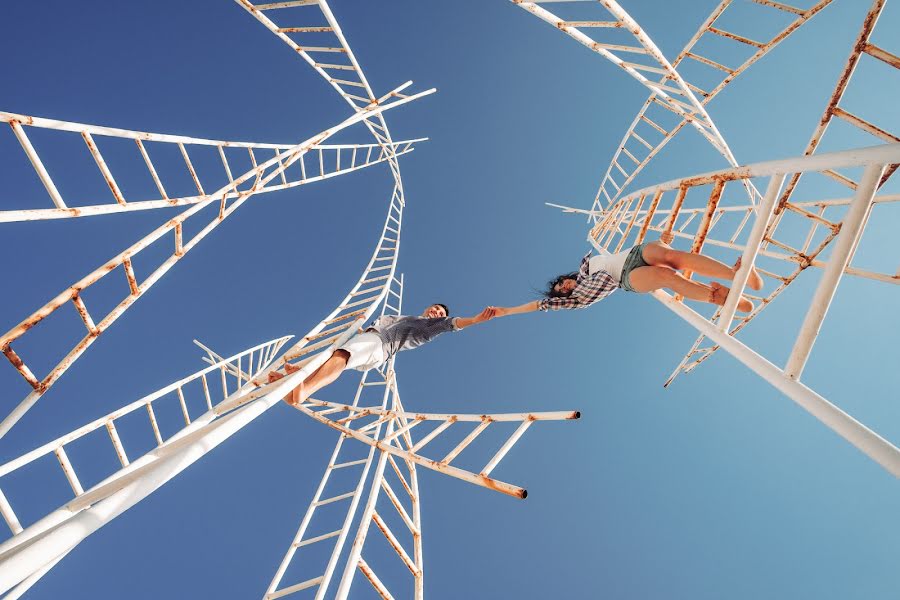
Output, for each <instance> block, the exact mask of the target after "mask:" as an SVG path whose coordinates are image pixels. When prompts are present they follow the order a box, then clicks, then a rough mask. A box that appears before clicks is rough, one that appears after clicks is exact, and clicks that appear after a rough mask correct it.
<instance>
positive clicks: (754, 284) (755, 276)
mask: <svg viewBox="0 0 900 600" xmlns="http://www.w3.org/2000/svg"><path fill="white" fill-rule="evenodd" d="M740 268H741V257H740V256H738V259H737V262H736V263H734V272H735V273H737V272H738V269H740ZM747 285H749V286H750V289H751V290H761V289H762V286H763V280H762V277H760V276H759V273H757V272H756V267H753V268H752V269H750V277H748V278H747Z"/></svg>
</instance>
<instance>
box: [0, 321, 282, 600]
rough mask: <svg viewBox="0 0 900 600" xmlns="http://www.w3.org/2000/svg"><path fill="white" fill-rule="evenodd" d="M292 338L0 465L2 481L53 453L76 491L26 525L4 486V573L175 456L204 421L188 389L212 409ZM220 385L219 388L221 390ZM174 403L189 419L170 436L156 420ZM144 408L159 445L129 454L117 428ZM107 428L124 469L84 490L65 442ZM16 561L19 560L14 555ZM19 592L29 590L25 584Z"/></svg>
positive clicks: (0, 551)
mask: <svg viewBox="0 0 900 600" xmlns="http://www.w3.org/2000/svg"><path fill="white" fill-rule="evenodd" d="M290 338H291V336H287V337H282V338H278V339H275V340H272V341H270V342H266V343H263V344H259V345H257V346H254V347H252V348H249V349H248V350H245V351H243V352H241V353H239V354H235V355H234V356H231V357H229V358H223V359H221V360H219V361H216V362H215V363H213V364H212V365H210V366H209V367H207V368H205V369H203V370H201V371H198V372H196V373H194V374H193V375H190V376H188V377H185V378H183V379H179V380H178V381H176V382H174V383H172V384H170V385H168V386H166V387H164V388H161V389H159V390H157V391H156V392H153V393H152V394H149V395H147V396H145V397H143V398H141V399H139V400H136V401H134V402H132V403H130V404H127V405H126V406H123V407H122V408H120V409H118V410H115V411H113V412H111V413H109V414H107V415H104V416H103V417H100V418H99V419H95V420H94V421H91V422H90V423H88V424H87V425H84V426H82V427H79V428H78V429H76V430H74V431H72V432H70V433H68V434H66V435H63V436H61V437H59V438H57V439H55V440H53V441H51V442H48V443H46V444H43V445H41V446H39V447H38V448H35V449H34V450H32V451H30V452H27V453H25V454H23V455H22V456H20V457H18V458H16V459H14V460H11V461H9V462H7V463H6V464H3V465H0V481H3V478H4V477H7V476H9V475H11V474H13V473H15V472H17V471H19V470H20V469H23V468H25V467H27V466H29V465H31V464H32V463H35V462H36V461H41V460H47V459H50V460H52V458H50V457H51V455H55V456H56V458H57V459H58V461H59V465H60V468H61V470H62V471H63V474H64V476H65V477H66V479H67V481H68V482H69V484H70V486H71V488H72V492H73V495H74V498H73V499H71V500H69V501H67V502H65V503H64V504H63V505H62V506H61V507H60V508H58V509H57V510H55V511H52V512H50V513H49V514H48V515H47V516H45V517H44V518H42V519H40V520H38V521H37V522H35V523H33V524H31V525H28V526H27V527H25V528H23V526H22V524H21V523H20V521H19V518H18V517H17V516H16V513H15V511H14V510H13V507H12V505H11V504H10V503H9V502H8V501H7V499H6V496H5V495H4V494H3V492H2V491H0V515H2V516H3V519H4V521H6V524H7V526H8V527H9V529H10V531H11V532H12V537H10V538H8V539H6V540H5V541H4V542H3V543H2V544H0V565H2V568H0V573H4V574H5V573H7V569H10V570H14V566H11V565H9V564H8V563H7V560H8V559H9V560H12V559H10V557H12V556H14V555H15V554H16V550H17V549H20V548H23V547H26V546H27V545H28V543H29V542H30V541H32V540H37V539H40V538H41V537H42V536H44V535H46V534H47V533H49V532H51V531H53V530H54V529H55V528H57V527H60V526H61V525H65V524H66V523H67V522H68V521H69V520H70V519H72V518H73V517H75V516H76V515H78V514H79V513H80V512H82V511H84V510H86V509H88V508H90V507H91V506H93V505H96V504H98V503H100V502H102V501H103V500H105V499H107V498H109V497H111V496H112V495H114V494H115V493H116V492H117V491H118V490H120V489H122V488H123V486H124V485H127V484H128V482H130V481H134V480H136V478H138V477H139V476H140V474H141V473H142V472H145V471H146V470H147V468H148V466H151V465H152V464H153V463H154V462H157V461H161V460H163V459H164V458H165V457H167V456H168V455H170V454H171V453H172V452H173V450H176V449H177V448H179V447H180V446H183V443H181V442H180V440H182V439H185V438H187V437H189V436H191V434H192V433H193V432H194V431H196V429H197V427H198V426H197V424H196V423H197V422H200V421H202V420H203V417H202V416H201V417H200V418H199V419H194V420H192V419H191V415H190V411H189V408H188V402H187V400H186V397H187V396H188V392H189V391H190V392H191V394H190V395H191V396H193V397H194V398H196V397H200V398H201V399H202V402H201V403H199V404H200V405H202V406H205V409H204V412H206V413H207V414H209V413H210V412H211V411H212V409H213V406H214V405H215V404H216V403H217V402H214V400H213V398H214V396H216V392H217V391H218V392H220V393H221V398H220V400H219V401H222V400H224V399H225V398H227V397H228V396H229V392H228V390H229V387H230V386H229V382H230V383H231V386H232V387H233V389H235V390H238V389H240V388H241V387H243V386H245V385H246V383H247V381H248V380H249V378H252V377H254V376H255V375H256V374H257V373H259V372H260V371H261V370H262V369H264V368H265V367H267V366H268V365H269V364H270V363H271V362H272V361H273V360H274V359H275V357H276V356H277V354H278V352H279V351H280V350H281V348H282V346H283V345H284V344H285V343H286V342H287V341H288V340H289V339H290ZM242 361H244V362H245V366H243V367H242ZM220 382H221V383H220ZM217 386H218V390H216V387H217ZM175 402H177V403H178V404H180V408H181V412H182V415H183V418H184V423H183V425H182V424H179V429H178V430H177V431H176V432H175V433H173V434H171V435H168V436H166V435H165V434H164V433H163V430H164V429H165V428H171V426H172V423H170V422H167V423H165V427H164V426H163V425H162V424H161V423H160V422H159V421H158V419H157V411H158V410H159V408H160V405H161V404H163V403H175ZM193 404H194V405H195V406H196V405H197V404H198V403H197V402H194V403H193ZM154 407H155V408H154ZM195 410H196V409H195ZM145 411H146V414H147V418H148V426H149V428H150V430H152V433H153V437H154V438H155V441H156V447H155V448H154V449H152V450H151V451H149V452H147V453H145V454H144V455H142V456H141V457H139V458H133V457H132V458H129V456H128V452H127V451H126V447H125V444H124V443H123V442H122V440H121V438H120V436H119V433H118V429H117V428H116V421H117V420H120V419H122V418H124V417H126V416H127V415H130V414H132V413H136V412H137V413H142V412H145ZM103 429H105V430H106V432H107V435H108V437H109V440H110V443H111V445H112V449H113V451H114V452H115V453H116V456H117V459H118V462H119V465H120V468H119V469H118V470H116V471H115V472H113V473H111V474H109V475H108V476H107V477H105V478H104V479H103V480H102V481H100V482H99V483H97V484H96V485H94V486H91V488H90V489H88V490H84V489H83V488H82V485H81V482H80V480H79V477H78V474H77V472H76V468H75V467H74V466H73V464H72V463H71V462H70V461H69V459H68V456H67V454H66V451H65V447H66V446H67V445H70V444H73V443H74V442H76V441H78V440H81V439H83V438H86V437H87V436H89V435H90V434H92V433H94V432H97V431H100V430H103ZM48 483H50V482H47V481H44V482H43V483H42V489H43V486H46V487H51V486H48V485H47V484H48ZM66 552H68V550H66ZM50 558H53V557H50ZM13 564H15V561H14V560H13ZM48 564H49V563H48ZM48 564H45V565H41V567H42V569H43V567H45V566H48ZM54 564H55V563H54ZM49 566H52V565H49ZM49 566H48V568H49ZM33 574H34V573H33V572H32V573H29V574H28V575H29V578H30V576H31V575H33ZM3 577H4V576H0V581H4V582H5V583H4V586H5V585H7V584H8V583H9V581H11V580H4V578H3ZM38 578H39V576H38V577H35V578H33V580H32V581H31V583H29V584H28V585H29V586H30V585H31V584H32V583H34V581H36V580H37V579H38ZM14 583H18V582H14ZM3 589H4V590H5V589H8V587H3ZM20 591H24V589H22V590H20Z"/></svg>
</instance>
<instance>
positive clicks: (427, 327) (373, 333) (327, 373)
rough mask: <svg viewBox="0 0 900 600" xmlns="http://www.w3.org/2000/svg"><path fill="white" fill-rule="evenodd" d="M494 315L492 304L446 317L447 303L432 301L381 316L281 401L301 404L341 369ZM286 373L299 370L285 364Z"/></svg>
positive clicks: (382, 358)
mask: <svg viewBox="0 0 900 600" xmlns="http://www.w3.org/2000/svg"><path fill="white" fill-rule="evenodd" d="M493 317H494V309H493V307H488V308H485V309H484V310H483V311H481V313H479V314H478V315H475V316H474V317H452V318H451V317H450V316H449V311H448V310H447V306H446V305H444V304H432V305H431V306H429V307H428V308H426V309H425V312H423V313H422V316H420V317H409V316H403V315H399V316H389V315H384V316H382V317H380V318H378V319H377V320H376V321H375V322H374V323H372V325H370V326H369V327H368V328H367V329H366V330H365V332H363V333H360V334H358V335H355V336H353V337H352V338H350V339H349V340H348V341H347V342H346V343H345V344H344V345H343V346H341V347H340V348H338V349H337V350H335V351H334V352H332V354H331V356H330V357H328V360H326V361H325V362H324V363H323V364H322V366H321V367H319V368H318V369H316V370H315V371H314V372H313V373H312V374H311V375H310V376H309V377H307V378H306V379H305V380H303V382H302V383H301V384H300V385H298V386H297V387H295V388H294V389H293V390H291V393H290V394H288V395H287V396H285V397H284V401H285V402H287V403H288V404H290V405H292V406H294V405H297V404H301V403H303V402H304V401H305V400H306V399H307V398H309V397H310V396H311V395H313V394H314V393H316V392H317V391H319V390H320V389H322V388H323V387H325V386H326V385H328V384H330V383H332V382H334V380H336V379H337V378H338V377H339V376H340V374H341V373H342V372H343V371H344V369H356V370H357V371H367V370H369V369H375V368H377V367H379V366H381V365H382V364H383V363H385V362H386V361H387V360H388V359H390V358H391V357H392V356H393V355H395V354H396V353H397V352H400V351H401V350H410V349H412V348H418V347H419V346H421V345H422V344H426V343H428V342H430V341H431V340H433V339H434V338H436V337H437V336H439V335H440V334H442V333H445V332H447V331H457V330H459V329H465V328H466V327H469V326H470V325H475V324H476V323H483V322H485V321H489V320H490V319H492V318H493ZM284 368H285V371H287V373H288V374H290V373H294V372H296V371H299V370H300V367H296V366H294V365H292V364H291V363H285V365H284ZM282 377H284V375H282V374H281V373H278V372H276V371H272V372H271V373H269V383H271V382H273V381H277V380H279V379H281V378H282Z"/></svg>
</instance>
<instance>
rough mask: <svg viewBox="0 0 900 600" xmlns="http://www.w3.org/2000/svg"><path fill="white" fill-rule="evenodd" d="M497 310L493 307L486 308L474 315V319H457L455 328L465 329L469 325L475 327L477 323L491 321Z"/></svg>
mask: <svg viewBox="0 0 900 600" xmlns="http://www.w3.org/2000/svg"><path fill="white" fill-rule="evenodd" d="M496 311H497V309H496V308H494V307H493V306H488V307H487V308H485V309H484V310H483V311H481V312H480V313H478V314H477V315H475V316H474V317H458V318H457V319H456V327H457V329H465V328H466V327H469V326H470V325H475V324H477V323H484V322H485V321H490V320H491V319H493V318H494V317H495V316H497V314H496Z"/></svg>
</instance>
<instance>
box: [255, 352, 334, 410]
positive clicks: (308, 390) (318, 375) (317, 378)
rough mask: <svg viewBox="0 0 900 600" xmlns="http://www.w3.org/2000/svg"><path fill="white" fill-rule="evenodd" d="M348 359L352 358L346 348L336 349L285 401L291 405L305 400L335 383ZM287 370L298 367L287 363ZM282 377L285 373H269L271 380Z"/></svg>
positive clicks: (289, 371) (290, 370)
mask: <svg viewBox="0 0 900 600" xmlns="http://www.w3.org/2000/svg"><path fill="white" fill-rule="evenodd" d="M348 360H350V353H349V352H347V351H346V350H335V351H334V352H333V353H332V354H331V356H329V357H328V360H326V361H325V362H324V363H322V366H320V367H319V368H318V369H316V370H315V371H313V373H312V374H311V375H310V376H309V377H307V378H306V379H304V380H303V382H302V383H301V384H300V385H298V386H297V387H295V388H294V389H293V390H291V393H290V394H288V395H286V396H285V397H284V401H285V402H287V403H288V404H290V405H291V406H295V405H297V404H301V403H303V402H305V401H306V399H307V398H309V397H310V396H312V395H313V394H315V393H316V392H318V391H319V390H320V389H322V388H323V387H325V386H326V385H328V384H330V383H333V382H334V380H335V379H337V378H338V377H339V376H340V375H341V373H342V372H343V370H344V369H345V368H346V367H347V361H348ZM285 370H286V371H288V373H292V372H294V371H297V370H298V369H297V367H294V366H293V365H291V366H287V365H285ZM282 377H284V375H281V374H280V373H277V372H275V371H273V372H271V373H269V381H270V382H272V381H277V380H279V379H281V378H282Z"/></svg>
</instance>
